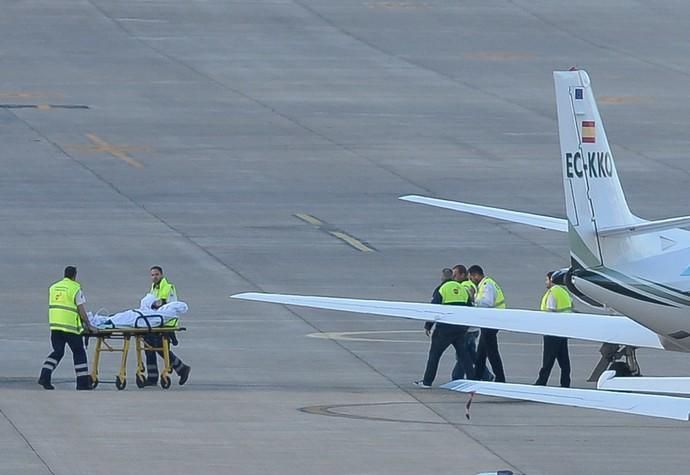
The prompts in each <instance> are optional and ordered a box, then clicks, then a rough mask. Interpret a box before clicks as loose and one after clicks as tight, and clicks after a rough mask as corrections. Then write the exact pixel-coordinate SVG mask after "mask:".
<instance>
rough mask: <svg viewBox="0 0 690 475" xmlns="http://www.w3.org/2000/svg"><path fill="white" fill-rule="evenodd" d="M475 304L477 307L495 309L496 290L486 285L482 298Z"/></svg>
mask: <svg viewBox="0 0 690 475" xmlns="http://www.w3.org/2000/svg"><path fill="white" fill-rule="evenodd" d="M474 304H475V305H476V306H477V307H487V308H491V307H493V306H494V305H495V304H496V288H495V287H494V286H493V285H491V284H485V285H484V292H483V293H482V298H481V299H478V300H477V301H476V302H475V303H474Z"/></svg>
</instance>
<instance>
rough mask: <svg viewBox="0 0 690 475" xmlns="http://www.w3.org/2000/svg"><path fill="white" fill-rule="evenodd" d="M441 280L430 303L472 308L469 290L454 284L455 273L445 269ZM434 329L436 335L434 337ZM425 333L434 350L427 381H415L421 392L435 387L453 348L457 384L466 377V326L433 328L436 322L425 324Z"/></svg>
mask: <svg viewBox="0 0 690 475" xmlns="http://www.w3.org/2000/svg"><path fill="white" fill-rule="evenodd" d="M441 279H442V282H441V285H439V286H438V287H437V288H436V290H434V295H433V298H432V300H431V303H435V304H441V305H465V306H469V305H471V303H470V295H469V293H468V292H467V289H466V288H465V287H464V286H462V285H460V283H459V282H456V281H455V280H453V271H452V270H451V269H443V271H442V276H441ZM434 326H435V328H434V329H433V333H431V330H432V328H433V327H434ZM424 329H425V330H426V333H427V335H429V334H430V333H431V346H430V347H429V358H428V359H427V363H426V371H424V379H422V380H419V381H415V384H416V385H417V386H419V387H421V388H430V387H431V383H433V381H434V378H435V377H436V371H438V363H439V361H440V359H441V355H442V354H443V352H444V351H446V349H447V348H448V347H449V346H450V345H453V347H454V348H455V353H456V364H455V368H454V369H453V375H452V378H453V379H454V380H455V379H460V378H462V376H463V375H462V374H460V373H464V369H463V368H462V363H460V361H461V360H462V354H463V352H464V348H463V344H464V337H465V332H466V331H467V327H466V326H463V325H450V324H448V323H436V324H435V325H434V322H426V324H425V325H424Z"/></svg>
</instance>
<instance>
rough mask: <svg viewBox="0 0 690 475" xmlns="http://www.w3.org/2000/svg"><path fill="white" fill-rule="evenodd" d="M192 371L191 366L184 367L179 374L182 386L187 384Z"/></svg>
mask: <svg viewBox="0 0 690 475" xmlns="http://www.w3.org/2000/svg"><path fill="white" fill-rule="evenodd" d="M190 371H192V367H191V366H189V365H184V366H183V367H182V369H181V370H180V371H179V372H178V373H177V374H178V375H179V376H180V386H182V385H183V384H184V383H186V382H187V380H188V379H189V373H190Z"/></svg>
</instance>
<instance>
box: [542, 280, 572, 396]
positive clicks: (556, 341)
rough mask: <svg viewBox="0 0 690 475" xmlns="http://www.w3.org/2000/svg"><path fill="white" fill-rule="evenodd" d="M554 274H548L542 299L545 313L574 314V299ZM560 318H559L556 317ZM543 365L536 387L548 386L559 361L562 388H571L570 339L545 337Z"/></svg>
mask: <svg viewBox="0 0 690 475" xmlns="http://www.w3.org/2000/svg"><path fill="white" fill-rule="evenodd" d="M552 275H553V272H549V273H547V274H546V293H545V294H544V296H543V297H542V299H541V310H542V311H543V312H572V310H573V299H572V298H571V297H570V294H569V293H568V291H567V290H566V289H565V288H563V287H561V286H560V285H555V284H554V283H553V281H552V280H551V276H552ZM554 318H558V316H557V315H556V316H554ZM542 360H543V364H542V367H541V369H540V370H539V377H538V378H537V382H536V383H534V384H535V385H536V386H546V383H547V382H548V380H549V375H550V374H551V369H552V368H553V364H554V363H555V362H556V360H558V366H560V367H561V386H562V387H564V388H569V387H570V356H569V355H568V339H567V338H563V337H559V336H550V335H544V354H543V358H542Z"/></svg>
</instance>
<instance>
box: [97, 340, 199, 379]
mask: <svg viewBox="0 0 690 475" xmlns="http://www.w3.org/2000/svg"><path fill="white" fill-rule="evenodd" d="M185 330H186V328H184V327H179V326H175V327H155V328H150V329H149V328H109V329H99V330H98V332H96V333H91V334H89V337H90V338H96V349H95V351H94V357H93V359H92V363H91V373H90V375H91V383H92V385H93V386H92V387H93V388H95V387H96V386H98V382H99V380H98V368H99V365H100V362H101V353H102V352H104V351H105V352H107V353H122V357H121V359H120V370H119V372H118V374H117V376H115V387H116V388H117V389H118V390H123V389H125V387H126V386H127V355H128V353H129V348H130V346H131V345H130V340H131V339H132V337H134V342H135V348H136V352H137V371H136V383H137V387H139V388H143V387H144V386H146V367H145V366H144V358H143V356H142V354H143V353H144V352H145V351H160V352H162V353H163V364H164V367H163V370H162V371H161V373H160V385H161V387H162V388H163V389H168V388H169V387H170V384H171V381H170V376H169V375H170V374H171V373H172V372H173V368H172V365H171V364H170V337H171V336H173V335H174V334H175V333H176V332H179V331H185ZM152 334H158V335H160V336H161V343H162V344H161V346H160V347H154V346H151V345H149V344H148V343H146V341H144V337H145V336H148V335H152ZM108 340H122V346H120V347H116V346H114V345H113V344H111V343H112V342H109V341H108Z"/></svg>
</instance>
